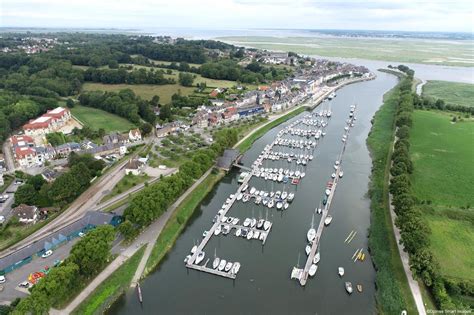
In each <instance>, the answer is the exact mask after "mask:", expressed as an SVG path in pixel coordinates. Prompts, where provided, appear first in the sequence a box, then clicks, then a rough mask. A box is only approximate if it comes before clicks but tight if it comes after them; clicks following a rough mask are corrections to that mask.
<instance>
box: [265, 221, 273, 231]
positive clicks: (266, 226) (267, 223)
mask: <svg viewBox="0 0 474 315" xmlns="http://www.w3.org/2000/svg"><path fill="white" fill-rule="evenodd" d="M271 225H272V224H271V223H270V221H265V223H263V229H264V230H265V231H268V229H269V228H270V226H271Z"/></svg>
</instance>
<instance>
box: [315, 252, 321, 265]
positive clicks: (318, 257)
mask: <svg viewBox="0 0 474 315" xmlns="http://www.w3.org/2000/svg"><path fill="white" fill-rule="evenodd" d="M320 260H321V254H320V253H319V252H317V253H316V255H314V258H313V264H317V263H318V262H319V261H320Z"/></svg>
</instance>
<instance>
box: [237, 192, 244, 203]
mask: <svg viewBox="0 0 474 315" xmlns="http://www.w3.org/2000/svg"><path fill="white" fill-rule="evenodd" d="M243 196H244V194H243V193H239V194H238V195H237V200H239V201H240V200H242V197H243Z"/></svg>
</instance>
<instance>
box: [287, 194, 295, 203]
mask: <svg viewBox="0 0 474 315" xmlns="http://www.w3.org/2000/svg"><path fill="white" fill-rule="evenodd" d="M294 198H295V194H294V193H292V192H291V193H289V194H288V198H287V200H288V202H292V201H293V199H294Z"/></svg>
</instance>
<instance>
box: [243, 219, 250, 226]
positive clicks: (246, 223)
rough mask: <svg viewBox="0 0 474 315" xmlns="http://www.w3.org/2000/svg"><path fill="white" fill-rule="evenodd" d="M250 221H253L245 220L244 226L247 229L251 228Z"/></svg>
mask: <svg viewBox="0 0 474 315" xmlns="http://www.w3.org/2000/svg"><path fill="white" fill-rule="evenodd" d="M250 221H251V220H250V218H245V220H244V226H245V227H247V226H249V225H250Z"/></svg>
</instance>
